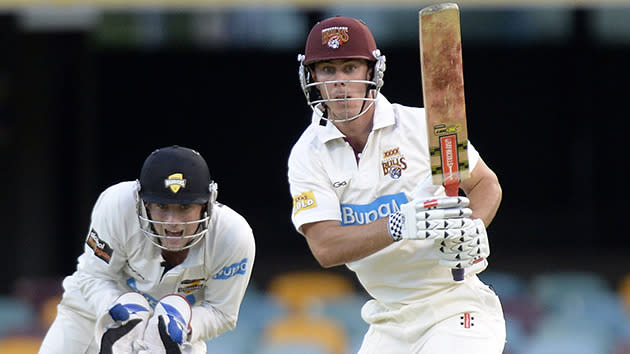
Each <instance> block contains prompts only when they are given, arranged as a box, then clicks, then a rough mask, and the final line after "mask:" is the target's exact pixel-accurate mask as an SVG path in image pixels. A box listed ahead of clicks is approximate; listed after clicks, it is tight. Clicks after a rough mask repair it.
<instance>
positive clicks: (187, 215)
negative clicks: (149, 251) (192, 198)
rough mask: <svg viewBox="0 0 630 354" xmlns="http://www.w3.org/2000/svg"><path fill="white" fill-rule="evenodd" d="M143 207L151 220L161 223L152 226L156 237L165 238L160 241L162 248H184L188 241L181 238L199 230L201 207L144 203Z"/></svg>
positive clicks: (195, 205)
mask: <svg viewBox="0 0 630 354" xmlns="http://www.w3.org/2000/svg"><path fill="white" fill-rule="evenodd" d="M145 206H146V209H147V211H148V213H149V215H150V216H151V219H152V220H153V221H158V222H161V223H155V224H153V228H154V229H155V232H156V233H157V234H158V235H161V236H166V238H163V239H162V240H161V242H162V246H165V247H169V248H180V247H184V246H185V245H186V243H187V242H188V241H189V239H185V238H182V236H191V235H193V234H195V233H196V232H197V229H198V228H199V222H198V221H199V219H200V215H201V212H202V209H203V205H200V204H161V203H146V204H145Z"/></svg>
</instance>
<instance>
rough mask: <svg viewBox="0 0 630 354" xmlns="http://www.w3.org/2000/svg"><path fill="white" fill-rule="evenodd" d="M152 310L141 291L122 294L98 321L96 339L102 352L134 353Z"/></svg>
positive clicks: (105, 353) (106, 353)
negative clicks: (136, 343)
mask: <svg viewBox="0 0 630 354" xmlns="http://www.w3.org/2000/svg"><path fill="white" fill-rule="evenodd" d="M151 314H152V310H151V306H149V303H148V302H147V300H146V299H145V298H144V296H142V295H141V294H139V293H136V292H128V293H125V294H122V295H121V296H119V297H118V299H116V301H114V303H113V304H112V305H111V306H110V307H109V309H108V310H107V312H106V313H105V314H103V315H102V316H101V317H100V318H99V319H98V321H97V324H96V327H95V331H96V339H97V340H98V343H99V345H100V351H99V353H101V354H111V353H132V352H134V351H135V350H136V349H135V346H134V345H135V341H136V340H137V339H138V338H142V336H143V335H144V331H145V327H146V325H147V320H148V319H149V317H151Z"/></svg>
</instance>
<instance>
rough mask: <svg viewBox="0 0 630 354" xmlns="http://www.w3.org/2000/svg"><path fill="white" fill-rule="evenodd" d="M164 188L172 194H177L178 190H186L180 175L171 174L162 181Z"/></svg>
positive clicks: (184, 181)
mask: <svg viewBox="0 0 630 354" xmlns="http://www.w3.org/2000/svg"><path fill="white" fill-rule="evenodd" d="M164 188H169V189H170V190H171V192H173V194H177V192H179V189H180V188H186V179H184V175H183V174H181V173H173V174H172V175H170V176H168V178H167V179H165V180H164Z"/></svg>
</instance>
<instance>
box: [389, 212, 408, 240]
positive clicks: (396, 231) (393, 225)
mask: <svg viewBox="0 0 630 354" xmlns="http://www.w3.org/2000/svg"><path fill="white" fill-rule="evenodd" d="M404 224H405V215H403V214H402V213H401V212H400V211H397V212H395V213H392V214H389V216H388V217H387V231H388V232H389V236H391V238H392V240H394V242H398V241H400V240H402V239H403V237H402V230H403V225H404Z"/></svg>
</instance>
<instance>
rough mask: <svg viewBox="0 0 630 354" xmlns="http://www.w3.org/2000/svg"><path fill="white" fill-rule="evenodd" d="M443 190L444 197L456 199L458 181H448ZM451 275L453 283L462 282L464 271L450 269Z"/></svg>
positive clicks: (461, 269)
mask: <svg viewBox="0 0 630 354" xmlns="http://www.w3.org/2000/svg"><path fill="white" fill-rule="evenodd" d="M444 189H445V190H446V195H448V196H449V197H456V196H458V195H459V181H458V180H449V181H445V182H444ZM451 274H452V275H453V280H454V281H462V280H464V269H463V268H452V269H451Z"/></svg>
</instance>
